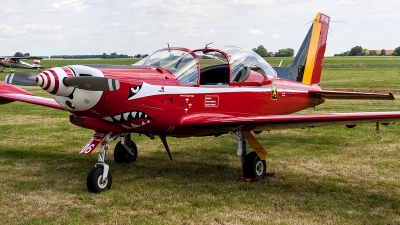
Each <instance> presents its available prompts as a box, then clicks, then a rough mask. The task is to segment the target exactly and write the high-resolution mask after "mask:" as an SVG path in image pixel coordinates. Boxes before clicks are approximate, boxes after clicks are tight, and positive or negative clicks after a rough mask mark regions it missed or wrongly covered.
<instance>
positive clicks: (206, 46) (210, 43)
mask: <svg viewBox="0 0 400 225" xmlns="http://www.w3.org/2000/svg"><path fill="white" fill-rule="evenodd" d="M212 43H214V42H210V43H208V44H206V47H205V48H208V46H209V45H211V44H212Z"/></svg>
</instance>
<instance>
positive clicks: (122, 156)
mask: <svg viewBox="0 0 400 225" xmlns="http://www.w3.org/2000/svg"><path fill="white" fill-rule="evenodd" d="M128 146H129V148H130V149H131V151H132V153H133V154H131V153H130V152H128V151H127V150H126V149H125V147H124V146H123V145H122V144H121V141H119V142H118V143H117V145H116V146H115V149H114V161H115V162H116V163H130V162H134V161H135V160H136V157H137V154H138V150H137V147H136V144H135V142H133V141H130V143H128Z"/></svg>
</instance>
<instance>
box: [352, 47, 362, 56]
mask: <svg viewBox="0 0 400 225" xmlns="http://www.w3.org/2000/svg"><path fill="white" fill-rule="evenodd" d="M362 50H363V48H362V47H361V46H355V47H352V48H351V50H350V53H349V56H360V55H361V52H362Z"/></svg>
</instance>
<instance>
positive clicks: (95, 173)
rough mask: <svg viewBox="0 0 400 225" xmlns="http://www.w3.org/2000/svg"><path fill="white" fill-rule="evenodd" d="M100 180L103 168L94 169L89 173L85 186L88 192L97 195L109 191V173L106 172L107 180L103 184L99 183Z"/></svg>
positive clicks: (110, 181) (110, 179)
mask: <svg viewBox="0 0 400 225" xmlns="http://www.w3.org/2000/svg"><path fill="white" fill-rule="evenodd" d="M102 178H103V167H101V166H96V167H94V168H93V169H92V170H91V171H90V173H89V175H88V177H87V182H86V184H87V188H88V190H89V191H90V192H93V193H99V192H103V191H106V190H108V189H110V188H111V183H112V176H111V173H110V171H108V175H107V179H106V180H105V181H104V183H102V182H101V180H102Z"/></svg>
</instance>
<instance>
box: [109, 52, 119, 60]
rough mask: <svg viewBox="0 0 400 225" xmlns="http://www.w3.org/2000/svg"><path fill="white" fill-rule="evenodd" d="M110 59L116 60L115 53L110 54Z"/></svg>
mask: <svg viewBox="0 0 400 225" xmlns="http://www.w3.org/2000/svg"><path fill="white" fill-rule="evenodd" d="M110 58H112V59H115V58H118V55H117V53H116V52H113V53H111V54H110Z"/></svg>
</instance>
